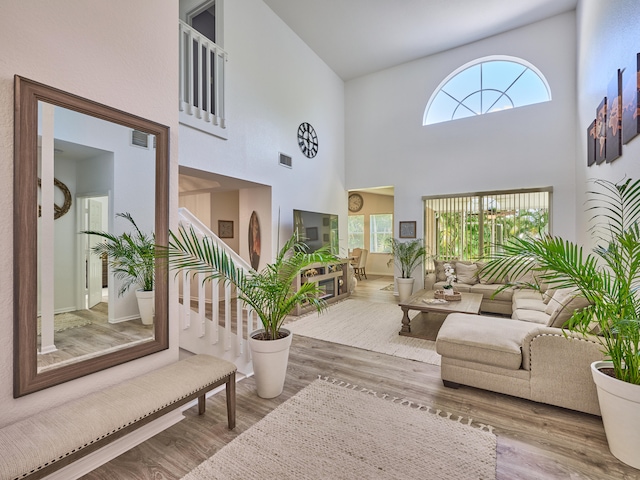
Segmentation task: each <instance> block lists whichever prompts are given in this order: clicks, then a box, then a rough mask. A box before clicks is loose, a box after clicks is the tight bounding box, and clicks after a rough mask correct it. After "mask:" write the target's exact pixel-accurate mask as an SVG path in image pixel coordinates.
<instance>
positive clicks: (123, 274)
mask: <svg viewBox="0 0 640 480" xmlns="http://www.w3.org/2000/svg"><path fill="white" fill-rule="evenodd" d="M116 217H122V218H124V219H126V220H128V221H129V223H131V225H133V228H134V229H135V233H123V234H121V235H113V234H111V233H109V232H99V231H95V230H85V231H83V232H82V233H86V234H87V235H98V236H100V237H102V238H104V239H105V240H106V241H105V242H102V243H99V244H98V245H96V246H95V247H93V248H92V251H93V253H95V254H96V255H98V256H102V255H105V254H106V255H107V259H108V262H109V266H110V267H111V271H112V272H113V274H114V276H115V277H116V278H118V279H120V280H122V281H123V283H122V286H121V287H120V289H119V290H118V295H119V296H121V295H124V294H125V293H126V292H127V290H129V288H131V287H132V286H134V285H139V286H140V287H142V289H143V290H144V291H148V292H150V291H151V290H153V284H154V280H155V259H156V254H155V250H156V249H155V247H156V241H155V235H153V234H151V235H147V234H145V233H142V232H141V231H140V229H139V228H138V226H137V225H136V222H134V221H133V218H132V217H131V214H129V213H118V214H116Z"/></svg>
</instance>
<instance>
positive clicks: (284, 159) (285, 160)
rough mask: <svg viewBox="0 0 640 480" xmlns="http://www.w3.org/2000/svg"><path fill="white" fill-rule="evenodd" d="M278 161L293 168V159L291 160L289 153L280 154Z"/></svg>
mask: <svg viewBox="0 0 640 480" xmlns="http://www.w3.org/2000/svg"><path fill="white" fill-rule="evenodd" d="M279 163H280V165H282V166H283V167H287V168H293V160H291V157H290V156H289V155H285V154H284V153H281V154H280V160H279Z"/></svg>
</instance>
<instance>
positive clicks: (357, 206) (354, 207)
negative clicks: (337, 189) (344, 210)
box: [349, 193, 364, 212]
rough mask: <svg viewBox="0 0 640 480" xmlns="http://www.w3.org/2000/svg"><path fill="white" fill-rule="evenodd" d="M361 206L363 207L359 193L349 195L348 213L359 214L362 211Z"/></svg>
mask: <svg viewBox="0 0 640 480" xmlns="http://www.w3.org/2000/svg"><path fill="white" fill-rule="evenodd" d="M362 205H364V200H362V195H360V194H359V193H352V194H351V195H349V211H350V212H359V211H360V210H361V209H362Z"/></svg>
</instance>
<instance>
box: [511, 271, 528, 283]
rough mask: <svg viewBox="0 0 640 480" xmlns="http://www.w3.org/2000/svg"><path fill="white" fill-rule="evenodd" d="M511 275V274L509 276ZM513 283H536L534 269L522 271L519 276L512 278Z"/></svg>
mask: <svg viewBox="0 0 640 480" xmlns="http://www.w3.org/2000/svg"><path fill="white" fill-rule="evenodd" d="M509 277H511V276H509ZM511 282H513V283H522V284H532V283H534V277H533V270H529V271H528V272H524V273H520V274H519V275H518V276H517V277H515V278H513V279H512V280H511Z"/></svg>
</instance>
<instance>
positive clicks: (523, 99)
mask: <svg viewBox="0 0 640 480" xmlns="http://www.w3.org/2000/svg"><path fill="white" fill-rule="evenodd" d="M548 100H551V90H550V88H549V84H548V83H547V80H546V79H545V78H544V75H542V73H541V72H540V71H539V70H538V69H537V68H536V67H534V66H533V65H531V64H530V63H528V62H526V61H525V60H522V59H520V58H515V57H505V56H492V57H485V58H480V59H477V60H474V61H473V62H469V63H467V64H466V65H463V66H461V67H460V68H458V69H457V70H455V71H454V72H452V73H451V74H450V75H449V76H448V77H447V78H445V79H444V80H443V81H442V83H440V85H438V88H436V90H435V91H434V92H433V94H432V95H431V98H430V99H429V103H427V108H426V109H425V111H424V120H423V122H422V124H423V125H431V124H434V123H440V122H447V121H449V120H456V119H458V118H465V117H471V116H473V115H484V114H485V113H491V112H497V111H499V110H506V109H509V108H516V107H522V106H524V105H531V104H533V103H542V102H546V101H548Z"/></svg>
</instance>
